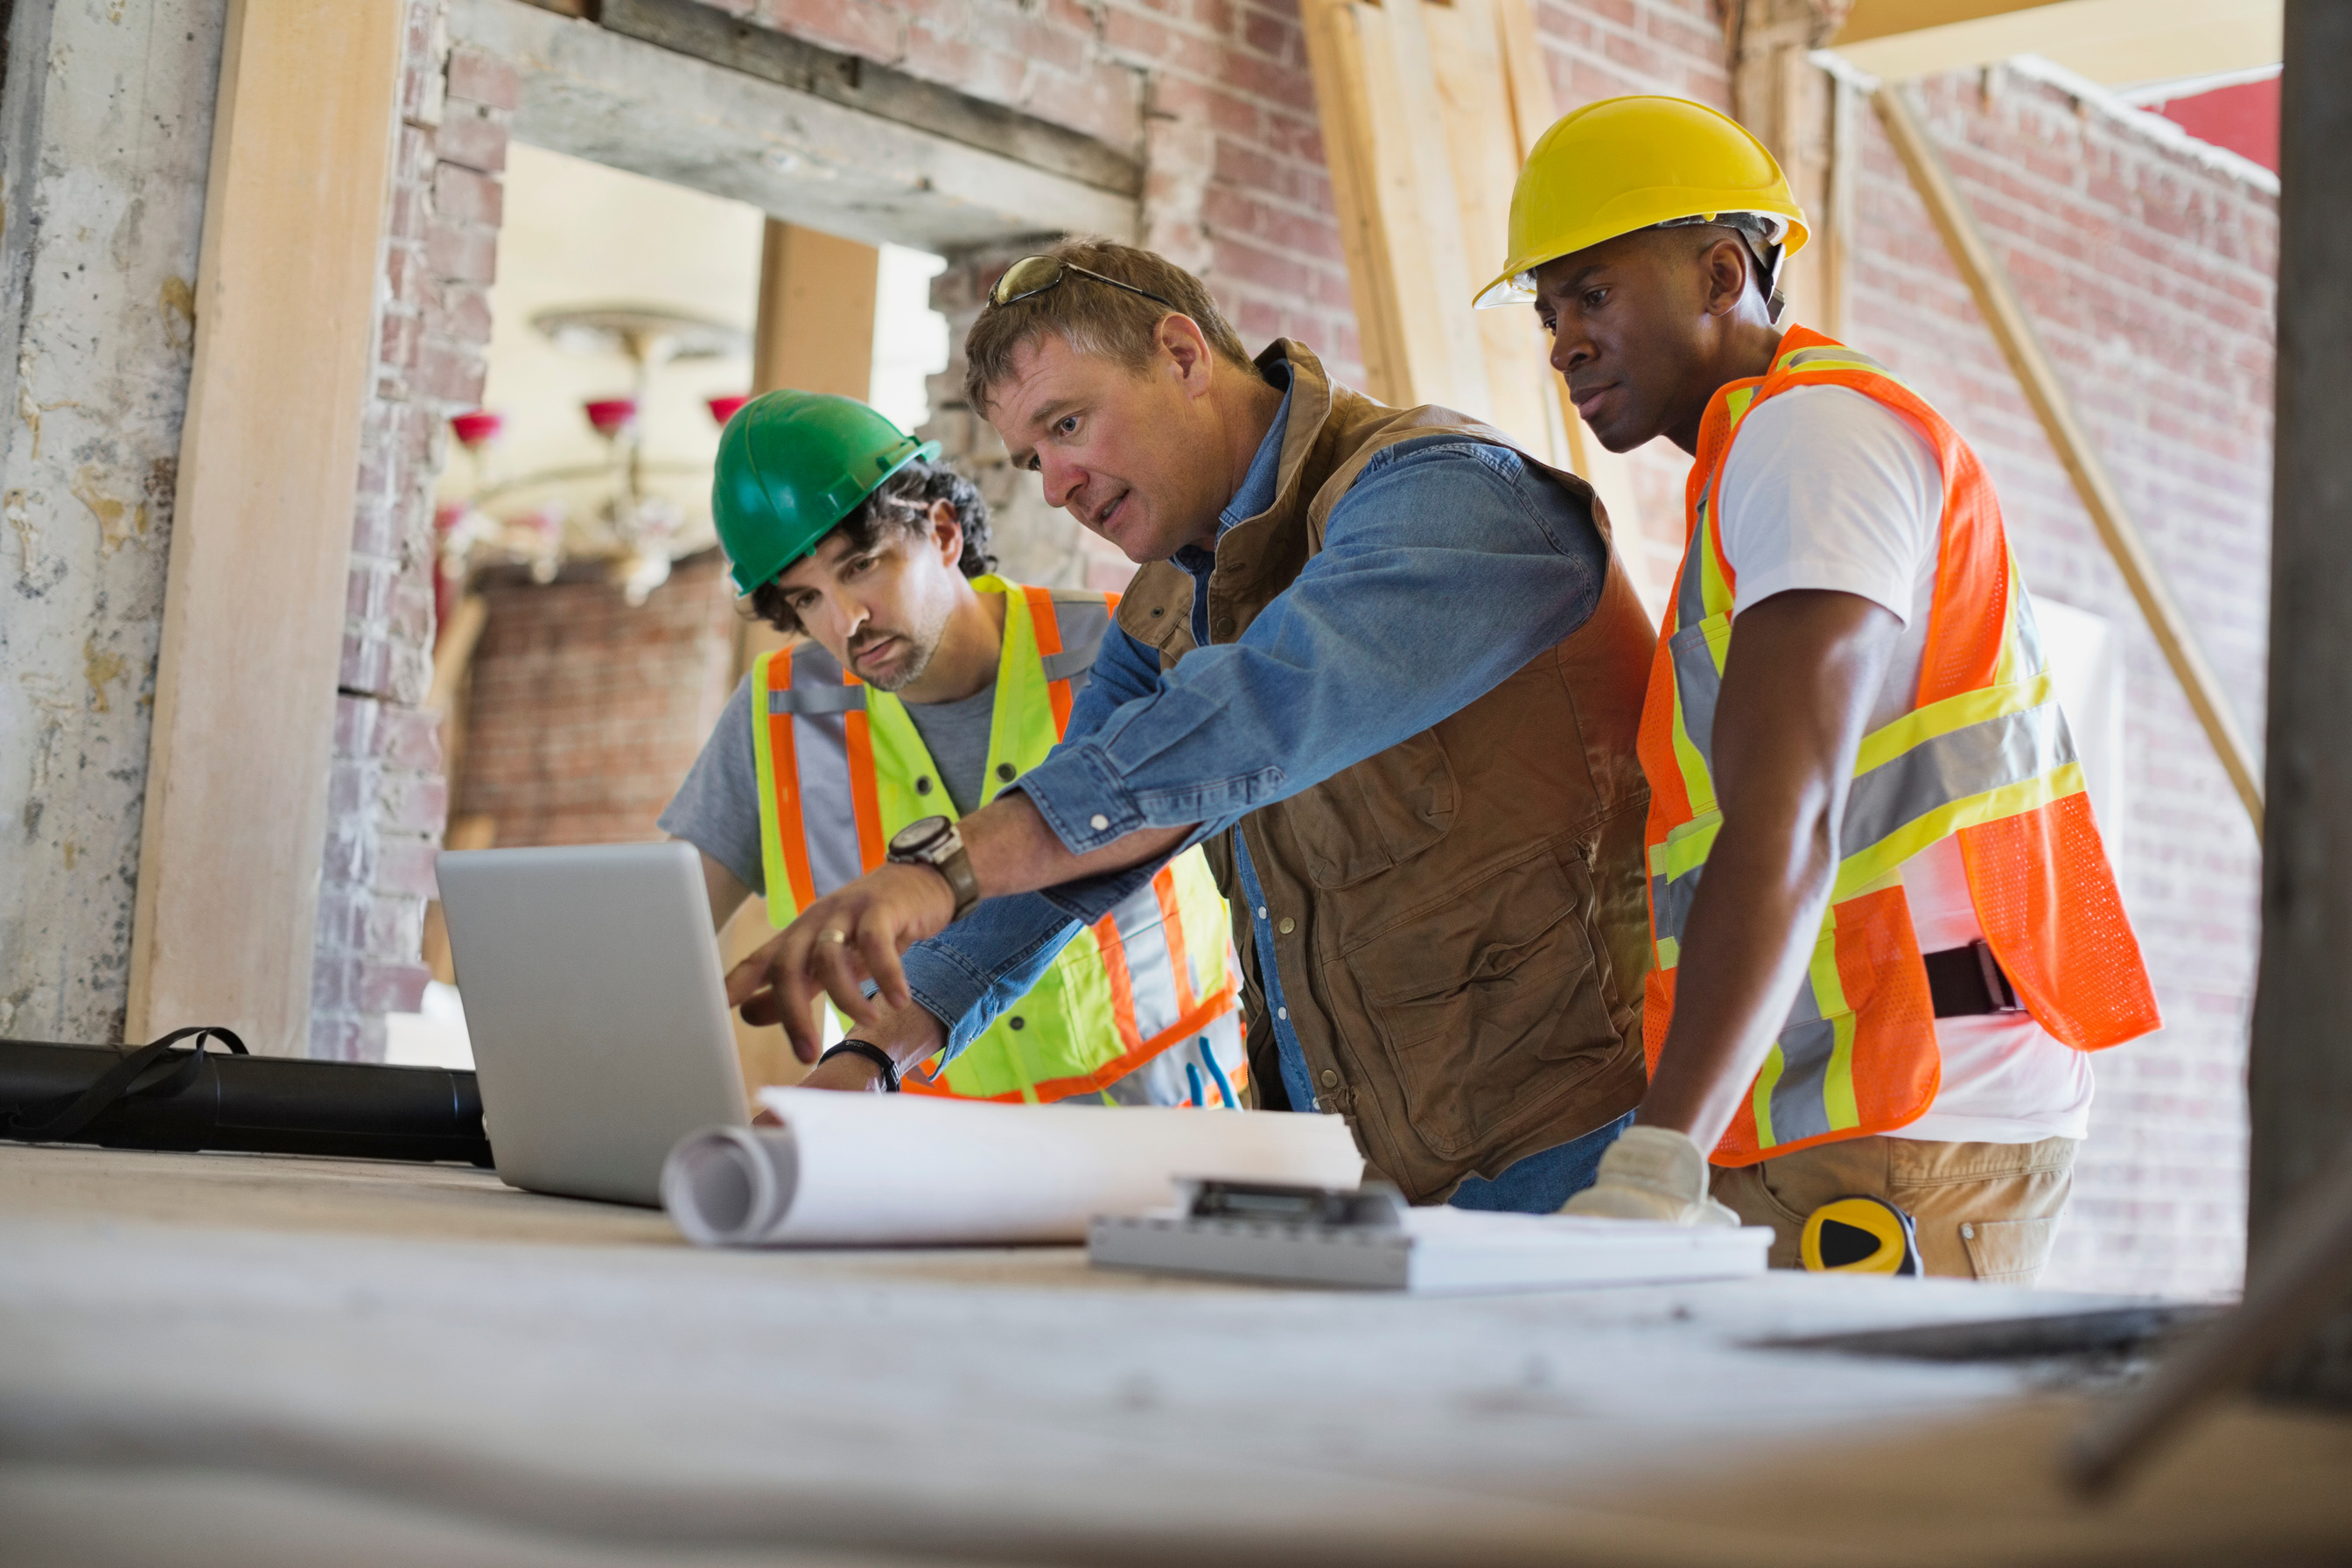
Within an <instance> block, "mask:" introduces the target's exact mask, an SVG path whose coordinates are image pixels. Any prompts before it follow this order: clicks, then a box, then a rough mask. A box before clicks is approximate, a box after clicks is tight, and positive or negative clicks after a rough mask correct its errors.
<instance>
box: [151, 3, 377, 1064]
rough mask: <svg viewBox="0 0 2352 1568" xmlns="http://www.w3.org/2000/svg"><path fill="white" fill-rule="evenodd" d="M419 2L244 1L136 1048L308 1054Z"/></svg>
mask: <svg viewBox="0 0 2352 1568" xmlns="http://www.w3.org/2000/svg"><path fill="white" fill-rule="evenodd" d="M406 16H407V7H406V6H405V5H404V4H403V3H402V0H232V3H231V5H230V6H229V11H228V24H227V33H226V40H225V43H224V45H223V49H222V57H221V78H220V100H219V102H220V107H219V110H218V112H217V115H216V118H215V127H214V134H213V152H212V170H211V175H210V180H209V184H208V185H207V187H206V191H205V231H204V247H203V250H202V253H201V258H200V260H199V263H198V266H197V271H196V308H195V319H196V346H195V363H194V370H193V372H192V374H191V377H190V382H189V386H188V409H187V418H186V422H185V424H184V426H183V429H182V435H181V446H180V472H179V485H178V498H177V500H176V501H175V502H174V510H173V520H174V521H173V530H172V559H171V565H170V568H169V572H168V575H167V578H166V584H165V588H164V597H163V646H162V652H161V657H160V661H159V663H158V665H157V668H156V677H155V729H154V739H153V742H152V752H151V753H150V756H149V762H148V773H147V796H146V808H145V816H144V822H143V826H142V837H141V843H140V854H139V895H138V902H137V905H136V907H135V912H134V914H133V917H132V922H131V998H130V1012H129V1018H128V1029H129V1034H130V1037H131V1039H133V1040H143V1039H145V1038H148V1037H151V1036H152V1035H155V1034H159V1033H161V1032H163V1030H165V1029H168V1028H172V1027H174V1026H179V1025H184V1024H226V1025H228V1026H232V1027H234V1028H236V1030H238V1031H239V1032H240V1033H241V1034H243V1035H244V1036H245V1038H246V1040H247V1043H248V1044H249V1045H251V1046H252V1047H253V1048H254V1049H256V1050H257V1051H266V1052H275V1053H280V1054H285V1055H299V1054H300V1053H301V1052H302V1051H303V1050H304V1049H305V1048H306V1046H307V1043H308V1037H309V1033H310V961H311V948H312V929H313V924H314V919H313V917H314V914H315V911H316V909H317V903H318V887H319V867H320V856H321V854H322V851H323V847H324V844H325V840H326V816H327V759H328V754H329V750H330V742H331V739H332V734H333V726H334V712H335V671H336V666H337V661H338V658H340V655H341V641H342V627H343V594H344V586H345V584H344V578H345V576H346V574H348V571H349V568H350V563H351V540H352V496H353V495H354V494H355V493H357V483H358V471H359V439H360V410H361V405H362V399H363V398H364V396H365V394H366V389H367V384H368V373H369V368H370V363H371V360H372V358H373V353H374V349H375V344H374V342H373V326H372V323H373V321H374V319H375V296H376V287H377V279H378V277H379V276H380V273H381V266H380V257H381V252H382V248H383V220H384V206H385V195H386V189H387V185H388V183H389V180H390V177H391V163H392V148H393V132H394V100H395V97H396V95H397V91H398V87H399V81H400V47H401V37H402V30H403V27H404V23H405V20H406Z"/></svg>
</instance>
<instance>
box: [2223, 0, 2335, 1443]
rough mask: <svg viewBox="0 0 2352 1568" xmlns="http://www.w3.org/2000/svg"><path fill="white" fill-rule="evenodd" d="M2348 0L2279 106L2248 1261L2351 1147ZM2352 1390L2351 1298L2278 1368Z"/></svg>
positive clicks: (2299, 38) (2331, 8)
mask: <svg viewBox="0 0 2352 1568" xmlns="http://www.w3.org/2000/svg"><path fill="white" fill-rule="evenodd" d="M2347 72H2352V6H2347V5H2340V4H2337V3H2336V0H2290V3H2289V4H2288V5H2287V8H2286V80H2285V85H2284V108H2283V113H2282V120H2281V131H2282V136H2281V142H2280V151H2281V154H2282V169H2281V174H2282V176H2283V178H2282V184H2283V186H2284V197H2283V200H2282V203H2281V211H2280V225H2279V228H2280V233H2279V293H2278V403H2277V420H2278V423H2277V459H2276V461H2277V468H2276V479H2275V481H2274V484H2275V488H2274V489H2273V493H2272V500H2271V518H2272V521H2271V539H2272V545H2271V628H2270V630H2271V660H2270V729H2269V753H2270V755H2269V762H2270V778H2271V780H2272V812H2273V817H2272V828H2271V831H2270V832H2269V833H2268V834H2267V835H2265V837H2264V838H2263V954H2262V976H2261V983H2260V984H2259V985H2258V986H2257V987H2256V992H2255V998H2256V999H2255V1004H2254V1026H2253V1047H2252V1063H2251V1067H2250V1071H2249V1075H2248V1076H2249V1088H2250V1089H2251V1099H2252V1113H2253V1144H2252V1172H2251V1177H2252V1179H2251V1183H2250V1191H2249V1193H2248V1201H2247V1215H2246V1218H2247V1227H2246V1228H2247V1250H2248V1258H2249V1270H2248V1271H2249V1273H2252V1272H2256V1271H2257V1268H2258V1266H2259V1265H2260V1264H2261V1263H2262V1262H2263V1260H2265V1259H2266V1258H2268V1256H2269V1254H2271V1253H2272V1252H2273V1250H2275V1247H2274V1244H2275V1243H2276V1242H2277V1241H2278V1240H2279V1239H2280V1237H2279V1229H2280V1220H2281V1217H2282V1216H2283V1215H2284V1214H2285V1212H2286V1211H2287V1209H2288V1208H2289V1207H2290V1205H2292V1204H2293V1203H2294V1200H2295V1198H2296V1197H2297V1196H2298V1195H2299V1194H2303V1193H2304V1192H2305V1190H2306V1189H2308V1188H2309V1187H2310V1186H2311V1184H2312V1183H2313V1182H2314V1181H2315V1179H2316V1178H2317V1177H2318V1176H2319V1174H2320V1173H2321V1171H2322V1169H2323V1168H2324V1167H2325V1166H2326V1164H2327V1163H2328V1162H2329V1161H2330V1160H2331V1159H2333V1158H2335V1157H2336V1156H2337V1155H2338V1154H2339V1153H2340V1152H2343V1151H2345V1150H2346V1149H2347V1146H2352V963H2346V962H2345V957H2346V954H2347V953H2352V723H2347V719H2346V716H2347V714H2352V387H2347V384H2346V383H2345V380H2344V368H2343V363H2342V362H2343V347H2344V344H2345V343H2347V342H2352V208H2347V206H2346V205H2345V203H2344V201H2343V200H2342V199H2341V198H2342V193H2343V192H2344V191H2346V190H2347V189H2352V95H2347V93H2345V92H2344V90H2343V89H2342V87H2341V85H2340V84H2341V83H2342V82H2343V81H2345V80H2346V79H2347ZM2279 1382H2280V1384H2281V1385H2282V1386H2284V1388H2286V1389H2288V1390H2290V1391H2292V1392H2294V1393H2297V1394H2305V1395H2310V1396H2319V1397H2326V1398H2329V1399H2332V1400H2334V1401H2336V1402H2337V1403H2352V1311H2345V1312H2340V1313H2339V1314H2338V1315H2337V1316H2336V1319H2335V1321H2334V1322H2333V1324H2332V1325H2331V1326H2330V1327H2329V1328H2328V1329H2327V1330H2326V1331H2323V1332H2322V1334H2321V1335H2320V1337H2319V1338H2318V1340H2317V1341H2315V1342H2314V1343H2313V1344H2312V1345H2311V1347H2310V1348H2309V1349H2308V1350H2307V1351H2305V1352H2304V1353H2303V1354H2302V1355H2300V1356H2299V1357H2298V1358H2297V1359H2296V1360H2295V1361H2294V1363H2293V1364H2291V1365H2290V1366H2289V1367H2287V1368H2286V1369H2284V1371H2283V1372H2282V1373H2281V1374H2280V1379H2279Z"/></svg>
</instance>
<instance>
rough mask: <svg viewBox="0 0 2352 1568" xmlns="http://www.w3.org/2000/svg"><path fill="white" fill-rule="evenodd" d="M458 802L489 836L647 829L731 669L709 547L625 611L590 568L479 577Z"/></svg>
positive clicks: (698, 745) (568, 840)
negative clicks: (555, 574) (484, 824)
mask: <svg viewBox="0 0 2352 1568" xmlns="http://www.w3.org/2000/svg"><path fill="white" fill-rule="evenodd" d="M480 591H481V593H482V595H483V597H484V598H485V599H487V600H488V607H489V617H488V621H487V622H486V623H485V626H484V629H483V632H482V640H481V642H480V644H479V645H478V647H476V649H475V651H474V666H473V684H472V692H471V696H470V697H469V698H468V699H467V727H466V751H465V756H464V759H463V762H462V764H461V771H462V773H463V775H464V776H463V778H462V780H461V781H460V783H459V785H458V803H457V810H458V813H459V815H461V816H474V815H476V814H481V815H485V816H491V817H495V818H496V819H497V822H498V843H499V845H500V846H502V847H506V846H517V845H532V844H614V843H625V842H628V841H632V840H639V839H649V838H658V837H661V834H660V830H659V829H658V828H656V826H654V819H655V818H656V817H657V816H660V815H661V809H662V807H663V806H665V805H668V804H669V798H670V796H671V795H673V794H675V793H676V792H677V786H678V782H679V781H680V780H682V779H683V778H685V777H686V773H687V770H688V768H689V767H691V766H693V765H694V759H695V757H696V756H697V755H698V753H699V752H701V750H702V743H703V741H704V739H705V738H706V737H708V736H709V733H710V731H711V730H712V729H713V728H714V727H715V726H716V725H717V724H718V722H719V710H720V708H721V707H722V706H723V705H724V704H725V703H726V700H727V696H728V692H729V691H730V689H731V686H732V677H733V674H734V661H735V647H736V637H737V632H738V629H739V625H740V623H739V622H738V621H737V619H736V616H735V609H734V604H735V601H734V595H733V590H732V589H731V588H730V586H729V585H728V584H727V580H726V575H725V570H724V563H722V562H721V561H720V559H719V554H718V552H716V551H712V552H707V553H705V554H703V555H701V556H699V557H697V558H694V559H691V560H688V561H685V562H682V563H679V564H678V566H677V569H676V570H675V571H674V572H673V573H672V574H670V579H669V581H668V582H667V583H665V584H662V585H661V586H660V587H659V588H656V589H655V590H654V592H653V595H652V596H651V597H649V598H648V599H647V600H646V602H645V604H643V605H639V606H637V607H635V608H634V609H633V608H631V607H630V606H629V605H627V604H625V603H624V602H623V600H622V598H621V593H620V590H619V589H618V588H615V587H614V586H612V585H611V584H607V583H605V582H604V580H603V577H602V574H601V572H600V571H598V570H597V569H595V568H593V567H583V568H582V569H581V573H580V575H579V577H578V578H577V579H576V580H558V581H557V582H555V583H552V584H546V585H544V586H542V585H541V584H536V583H533V582H531V581H530V580H529V578H528V577H526V576H525V575H524V574H522V573H520V571H514V572H502V573H498V574H492V575H490V576H489V577H488V579H487V580H485V581H484V582H483V583H481V584H480Z"/></svg>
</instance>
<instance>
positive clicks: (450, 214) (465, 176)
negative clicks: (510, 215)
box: [433, 163, 506, 228]
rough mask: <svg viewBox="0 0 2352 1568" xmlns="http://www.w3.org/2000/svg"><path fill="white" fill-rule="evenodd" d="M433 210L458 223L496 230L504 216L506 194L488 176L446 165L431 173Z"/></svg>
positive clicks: (460, 165) (458, 166) (457, 165)
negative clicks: (483, 226)
mask: <svg viewBox="0 0 2352 1568" xmlns="http://www.w3.org/2000/svg"><path fill="white" fill-rule="evenodd" d="M433 210H434V212H435V214H436V216H441V217H445V218H449V219H452V220H454V221H456V222H458V223H478V224H485V225H488V226H490V227H492V228H495V227H497V226H498V225H499V222H500V221H501V219H503V217H504V216H505V214H506V191H505V189H504V187H502V186H501V185H500V184H499V182H498V181H497V179H495V178H494V177H492V176H491V175H488V174H482V173H480V172H479V171H478V170H474V169H468V168H466V167H465V166H463V165H462V164H457V163H443V164H441V165H440V166H439V167H437V168H436V169H435V170H434V171H433Z"/></svg>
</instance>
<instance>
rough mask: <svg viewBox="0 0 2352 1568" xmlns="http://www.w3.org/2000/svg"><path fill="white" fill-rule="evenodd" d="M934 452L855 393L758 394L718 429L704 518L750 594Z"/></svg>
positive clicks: (741, 589) (936, 447)
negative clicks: (714, 467)
mask: <svg viewBox="0 0 2352 1568" xmlns="http://www.w3.org/2000/svg"><path fill="white" fill-rule="evenodd" d="M939 455H940V444H939V443H938V442H937V441H918V440H916V439H915V438H914V437H912V436H909V435H908V434H907V433H906V432H905V431H903V430H900V429H899V428H898V426H896V425H893V424H891V423H890V421H889V420H887V419H886V418H884V417H883V416H881V415H879V414H877V413H876V412H875V411H874V410H873V409H872V408H869V407H867V406H866V405H865V404H863V403H860V402H858V401H857V399H856V398H854V397H835V396H833V395H830V394H827V393H822V392H769V393H762V394H761V395H759V396H758V397H755V398H753V399H751V402H749V403H746V404H745V405H743V406H742V407H740V408H739V409H737V410H736V411H735V415H734V417H732V418H730V420H728V421H727V427H726V428H725V429H724V430H722V431H720V432H719V468H718V471H717V472H716V473H715V474H713V475H712V476H711V480H710V516H711V520H712V521H714V522H716V523H717V524H718V525H719V543H720V544H721V545H723V546H725V547H726V550H727V559H728V561H729V562H730V563H731V564H730V569H729V574H730V576H732V577H733V578H734V580H735V589H736V592H738V593H740V594H748V593H750V592H751V591H752V590H753V589H755V588H757V587H758V586H759V585H760V584H762V583H765V582H768V581H770V580H771V579H772V578H773V577H774V576H775V575H776V574H777V573H779V572H782V570H783V569H784V568H785V567H787V566H790V565H791V564H792V563H793V562H795V561H798V560H799V559H800V558H801V557H802V556H803V555H806V554H807V553H808V552H810V551H812V550H814V549H815V548H816V545H817V541H819V540H821V539H823V538H824V536H825V535H826V534H828V533H831V532H832V531H834V529H835V528H836V527H838V526H839V525H840V522H841V520H842V519H844V518H845V517H847V516H848V515H849V514H850V513H851V512H853V511H855V510H856V509H857V503H858V502H860V501H862V500H865V499H866V497H867V496H870V495H872V494H873V493H874V492H875V490H877V489H879V488H880V487H881V484H882V481H883V480H885V479H888V478H889V477H890V476H891V475H892V474H895V473H897V472H898V470H899V469H900V468H905V467H906V466H907V465H908V463H911V462H913V461H914V460H915V459H916V458H924V459H926V460H928V459H929V458H936V457H938V456H939Z"/></svg>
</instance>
